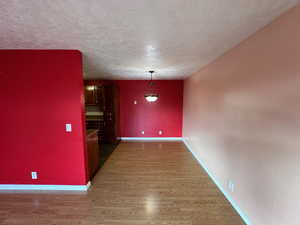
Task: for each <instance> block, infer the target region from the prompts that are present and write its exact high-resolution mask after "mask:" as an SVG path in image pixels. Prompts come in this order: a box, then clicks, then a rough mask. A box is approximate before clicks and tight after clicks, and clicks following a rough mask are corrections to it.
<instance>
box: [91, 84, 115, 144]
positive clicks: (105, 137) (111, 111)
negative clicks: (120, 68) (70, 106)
mask: <svg viewBox="0 0 300 225" xmlns="http://www.w3.org/2000/svg"><path fill="white" fill-rule="evenodd" d="M85 105H86V112H87V117H86V121H87V129H99V137H100V141H101V142H103V143H111V144H116V143H117V142H118V137H119V90H118V86H117V85H116V84H115V83H113V82H108V81H105V82H104V81H98V82H94V83H93V85H89V84H86V85H85ZM95 111H98V112H99V115H101V117H100V116H99V120H98V119H96V120H95V118H96V117H95V116H94V117H92V116H88V114H89V115H95Z"/></svg>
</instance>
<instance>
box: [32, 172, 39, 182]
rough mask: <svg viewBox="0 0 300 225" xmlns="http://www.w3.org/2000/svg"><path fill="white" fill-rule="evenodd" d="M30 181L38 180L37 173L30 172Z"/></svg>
mask: <svg viewBox="0 0 300 225" xmlns="http://www.w3.org/2000/svg"><path fill="white" fill-rule="evenodd" d="M31 179H32V180H37V179H38V176H37V172H31Z"/></svg>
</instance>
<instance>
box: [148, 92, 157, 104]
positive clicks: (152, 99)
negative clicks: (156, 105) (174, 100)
mask: <svg viewBox="0 0 300 225" xmlns="http://www.w3.org/2000/svg"><path fill="white" fill-rule="evenodd" d="M145 98H146V100H147V101H148V102H155V101H157V99H158V94H145Z"/></svg>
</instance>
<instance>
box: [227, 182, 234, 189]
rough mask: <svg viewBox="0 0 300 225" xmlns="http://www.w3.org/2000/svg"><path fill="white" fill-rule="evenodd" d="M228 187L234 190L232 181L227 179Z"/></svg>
mask: <svg viewBox="0 0 300 225" xmlns="http://www.w3.org/2000/svg"><path fill="white" fill-rule="evenodd" d="M228 189H229V190H230V191H231V192H234V183H233V182H232V181H231V180H229V181H228Z"/></svg>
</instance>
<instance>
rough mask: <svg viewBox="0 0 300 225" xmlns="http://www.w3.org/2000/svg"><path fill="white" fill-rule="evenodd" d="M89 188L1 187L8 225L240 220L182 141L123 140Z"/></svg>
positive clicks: (0, 210) (211, 224) (1, 216)
mask: <svg viewBox="0 0 300 225" xmlns="http://www.w3.org/2000/svg"><path fill="white" fill-rule="evenodd" d="M92 183H93V184H92V187H91V188H90V190H89V191H88V192H87V193H76V192H72V193H70V192H39V193H32V192H27V193H24V192H21V193H20V192H14V193H12V192H10V193H7V192H2V193H0V199H1V200H0V224H1V225H2V224H5V225H21V224H22V225H27V224H28V225H33V224H39V225H44V224H47V225H49V224H50V225H77V224H78V225H96V224H97V225H242V224H244V223H243V221H242V220H241V218H240V217H239V216H238V214H237V213H236V212H235V211H234V209H233V208H232V207H231V205H230V204H229V202H228V201H227V200H226V199H225V198H224V196H223V195H222V193H221V192H220V191H219V190H218V189H217V187H216V186H215V185H214V183H213V182H212V181H211V180H210V178H209V177H208V175H207V174H206V173H205V171H204V170H203V169H202V168H201V167H200V166H199V164H198V163H197V161H196V160H195V159H194V158H193V156H192V154H191V153H189V152H188V151H187V150H186V149H185V147H184V145H183V143H181V142H122V143H121V144H120V145H119V146H118V148H117V149H116V150H115V152H114V153H113V154H112V155H111V157H110V158H109V159H108V161H107V162H106V163H105V165H104V166H103V167H102V169H101V170H100V171H99V172H98V174H97V175H96V177H95V178H94V180H93V182H92Z"/></svg>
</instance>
